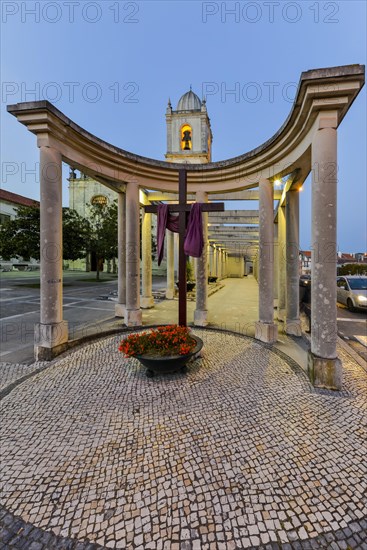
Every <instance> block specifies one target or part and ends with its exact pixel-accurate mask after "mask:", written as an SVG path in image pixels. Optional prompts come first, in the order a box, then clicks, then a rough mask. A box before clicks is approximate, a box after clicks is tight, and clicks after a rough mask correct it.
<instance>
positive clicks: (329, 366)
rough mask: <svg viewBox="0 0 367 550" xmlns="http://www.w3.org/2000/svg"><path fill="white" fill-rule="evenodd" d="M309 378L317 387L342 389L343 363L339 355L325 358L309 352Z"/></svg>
mask: <svg viewBox="0 0 367 550" xmlns="http://www.w3.org/2000/svg"><path fill="white" fill-rule="evenodd" d="M307 370H308V376H309V379H310V381H311V383H312V385H313V386H315V388H325V389H327V390H341V389H342V382H343V372H342V363H341V361H340V359H338V357H336V358H335V359H325V358H323V357H318V356H317V355H314V354H313V353H312V351H309V352H308V364H307Z"/></svg>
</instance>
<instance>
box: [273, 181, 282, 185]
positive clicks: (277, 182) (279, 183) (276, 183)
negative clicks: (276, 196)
mask: <svg viewBox="0 0 367 550" xmlns="http://www.w3.org/2000/svg"><path fill="white" fill-rule="evenodd" d="M281 184H282V182H281V180H275V181H274V185H277V186H279V185H281Z"/></svg>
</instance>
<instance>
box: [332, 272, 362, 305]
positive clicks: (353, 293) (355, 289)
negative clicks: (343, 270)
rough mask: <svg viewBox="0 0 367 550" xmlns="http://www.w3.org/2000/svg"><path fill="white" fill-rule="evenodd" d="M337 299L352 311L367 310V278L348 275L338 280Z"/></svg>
mask: <svg viewBox="0 0 367 550" xmlns="http://www.w3.org/2000/svg"><path fill="white" fill-rule="evenodd" d="M336 284H337V291H336V299H337V301H338V302H339V303H341V304H345V305H346V306H347V307H348V309H349V310H350V311H353V310H354V309H357V308H358V309H359V308H361V309H367V277H361V276H359V275H346V276H345V277H338V278H337V282H336Z"/></svg>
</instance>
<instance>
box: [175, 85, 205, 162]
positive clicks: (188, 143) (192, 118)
mask: <svg viewBox="0 0 367 550" xmlns="http://www.w3.org/2000/svg"><path fill="white" fill-rule="evenodd" d="M166 124H167V153H166V155H165V156H166V159H167V161H168V162H181V163H188V164H206V163H208V162H211V148H212V141H213V135H212V131H211V127H210V118H209V116H208V112H207V109H206V101H205V99H203V101H200V99H199V97H198V96H197V95H196V94H194V92H193V91H192V90H191V87H190V91H188V92H186V93H185V94H184V95H183V96H182V97H181V99H180V101H179V102H178V104H177V109H176V111H174V110H173V109H172V105H171V101H170V100H168V106H167V110H166Z"/></svg>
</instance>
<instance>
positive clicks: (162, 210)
mask: <svg viewBox="0 0 367 550" xmlns="http://www.w3.org/2000/svg"><path fill="white" fill-rule="evenodd" d="M166 229H169V230H170V231H172V232H173V233H178V216H173V215H172V214H170V212H169V210H168V204H158V220H157V249H158V265H161V262H162V259H163V251H164V237H165V235H166Z"/></svg>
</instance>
